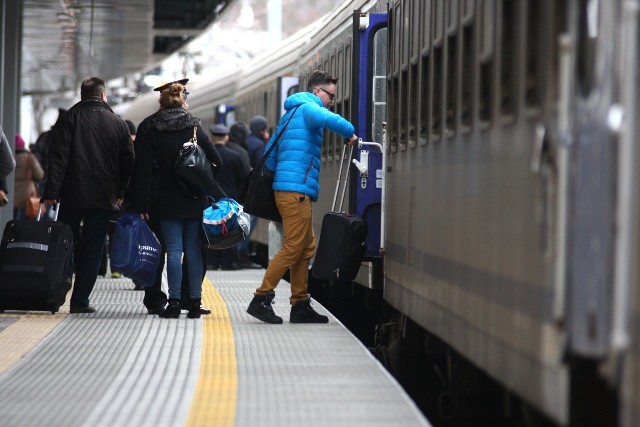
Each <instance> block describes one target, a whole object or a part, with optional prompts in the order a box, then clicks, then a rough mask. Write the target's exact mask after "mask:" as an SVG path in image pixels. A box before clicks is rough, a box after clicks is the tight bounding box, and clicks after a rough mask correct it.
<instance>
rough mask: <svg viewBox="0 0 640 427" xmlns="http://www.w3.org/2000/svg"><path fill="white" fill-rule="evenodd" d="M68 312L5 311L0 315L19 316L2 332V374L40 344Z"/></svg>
mask: <svg viewBox="0 0 640 427" xmlns="http://www.w3.org/2000/svg"><path fill="white" fill-rule="evenodd" d="M67 315H68V312H67V313H56V314H44V313H27V314H20V313H4V314H0V317H9V318H10V317H19V319H18V320H16V321H15V322H14V323H12V324H11V325H9V326H8V327H7V328H6V329H4V330H3V331H2V332H0V374H1V373H3V372H4V371H6V370H7V369H9V368H10V367H11V366H13V364H14V363H16V362H18V361H19V360H20V359H22V357H24V355H25V354H27V352H28V351H29V350H31V349H32V348H33V347H34V346H35V345H36V344H38V343H39V342H40V341H41V340H42V339H43V338H44V337H46V336H47V335H48V334H49V332H51V331H52V330H53V328H55V327H56V326H57V325H58V323H60V322H61V321H62V319H64V318H65V317H67Z"/></svg>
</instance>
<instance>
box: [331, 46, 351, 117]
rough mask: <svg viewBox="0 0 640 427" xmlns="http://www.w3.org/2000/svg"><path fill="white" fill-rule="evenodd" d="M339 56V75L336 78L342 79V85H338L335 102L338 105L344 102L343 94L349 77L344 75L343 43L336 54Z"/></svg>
mask: <svg viewBox="0 0 640 427" xmlns="http://www.w3.org/2000/svg"><path fill="white" fill-rule="evenodd" d="M336 55H337V67H338V73H337V74H335V76H336V77H339V78H340V82H341V83H342V84H338V85H337V86H336V94H335V99H334V102H335V103H336V104H337V103H339V102H342V101H343V99H344V97H343V93H344V90H345V86H346V85H347V81H348V79H347V76H346V75H345V74H344V62H345V61H344V60H345V57H344V46H343V45H342V43H341V44H340V45H339V46H338V51H337V53H336Z"/></svg>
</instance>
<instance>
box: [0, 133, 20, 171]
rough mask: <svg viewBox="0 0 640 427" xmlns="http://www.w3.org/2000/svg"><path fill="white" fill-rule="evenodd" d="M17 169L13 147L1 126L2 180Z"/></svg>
mask: <svg viewBox="0 0 640 427" xmlns="http://www.w3.org/2000/svg"><path fill="white" fill-rule="evenodd" d="M15 168H16V159H15V158H14V157H13V153H12V152H11V146H10V145H9V141H7V137H6V136H5V134H4V132H3V131H2V126H0V179H2V178H6V177H7V175H9V174H10V173H11V172H13V171H14V169H15Z"/></svg>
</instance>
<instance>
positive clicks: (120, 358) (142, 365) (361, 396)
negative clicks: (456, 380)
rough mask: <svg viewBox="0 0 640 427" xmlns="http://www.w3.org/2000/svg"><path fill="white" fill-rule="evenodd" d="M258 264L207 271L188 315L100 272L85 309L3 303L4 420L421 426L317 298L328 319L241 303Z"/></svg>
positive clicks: (23, 425)
mask: <svg viewBox="0 0 640 427" xmlns="http://www.w3.org/2000/svg"><path fill="white" fill-rule="evenodd" d="M263 274H264V270H240V271H208V272H207V275H206V279H205V282H204V284H203V305H205V306H207V307H208V308H211V309H212V314H211V315H208V316H202V317H201V318H200V319H188V318H187V317H186V312H183V313H182V315H181V317H180V318H179V319H161V318H159V317H158V316H152V315H148V314H147V311H146V309H145V307H144V306H143V304H142V297H143V292H140V291H135V290H133V283H132V282H131V281H130V280H129V279H125V278H120V279H111V278H101V277H99V278H98V282H97V284H96V287H95V289H94V291H93V294H92V298H91V303H92V305H94V306H95V307H96V308H97V312H96V313H92V314H69V306H68V302H67V303H66V304H65V305H63V306H62V307H61V311H60V312H59V313H56V314H50V313H45V312H22V311H6V312H5V313H2V314H0V424H1V425H3V426H6V427H30V426H34V427H35V426H37V427H40V426H42V425H46V426H49V427H55V426H60V427H75V426H92V427H94V426H136V427H143V426H153V427H163V426H167V427H174V426H208V427H210V426H224V427H226V426H229V427H231V426H236V427H241V426H242V427H249V426H250V427H269V426H278V427H287V426H296V427H297V426H301V425H304V426H308V427H309V426H327V427H328V426H331V427H337V426H345V427H354V426H367V427H372V426H380V427H383V426H384V427H393V426H398V427H400V426H403V427H404V426H423V427H424V426H429V425H430V424H429V422H428V421H427V420H426V419H425V417H424V416H423V415H422V414H421V412H420V411H419V410H418V408H417V407H416V405H415V404H414V403H413V402H412V401H411V399H410V398H409V397H408V395H407V394H406V393H405V392H404V390H403V389H402V388H401V387H400V386H399V385H398V383H397V382H396V381H395V379H394V378H393V377H391V375H389V374H388V373H387V372H386V370H385V369H384V368H383V367H382V365H381V364H380V363H379V362H378V361H377V360H376V359H375V358H374V357H373V356H372V355H371V354H370V353H369V351H368V350H367V349H366V348H365V347H364V346H363V345H362V344H361V343H360V342H359V341H358V340H357V339H356V338H355V337H354V336H353V335H352V334H351V333H350V332H349V331H348V330H347V329H346V328H345V327H344V326H343V325H342V324H341V323H340V322H339V321H338V320H337V319H336V318H335V317H333V316H332V315H331V314H330V313H328V312H327V311H326V310H325V309H324V308H323V307H322V306H320V304H318V303H315V304H314V307H315V308H316V309H317V310H318V311H319V312H321V313H323V314H326V315H328V316H329V319H330V320H329V324H324V325H300V324H291V323H289V322H288V318H289V310H290V306H289V301H288V297H289V294H290V289H289V284H288V283H287V282H285V281H282V282H281V283H280V284H279V286H278V289H277V290H276V299H275V304H274V310H275V311H276V313H277V314H279V315H280V316H282V317H283V319H284V320H285V323H284V324H283V325H268V324H264V323H262V322H260V321H258V320H257V319H254V318H253V317H251V316H249V315H248V314H247V313H246V312H245V310H246V307H247V305H248V303H249V301H250V299H251V295H252V293H253V291H254V289H255V288H256V285H257V284H258V283H259V281H260V280H261V278H262V275H263Z"/></svg>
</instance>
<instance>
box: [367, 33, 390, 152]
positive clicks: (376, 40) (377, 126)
mask: <svg viewBox="0 0 640 427" xmlns="http://www.w3.org/2000/svg"><path fill="white" fill-rule="evenodd" d="M373 55H374V56H373V91H372V94H373V104H372V108H373V112H372V114H371V119H372V120H371V137H372V138H373V139H372V141H375V142H379V143H382V122H384V121H385V118H386V115H387V82H386V77H385V76H386V74H387V29H386V28H383V29H380V30H378V31H376V33H375V35H374V36H373Z"/></svg>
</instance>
